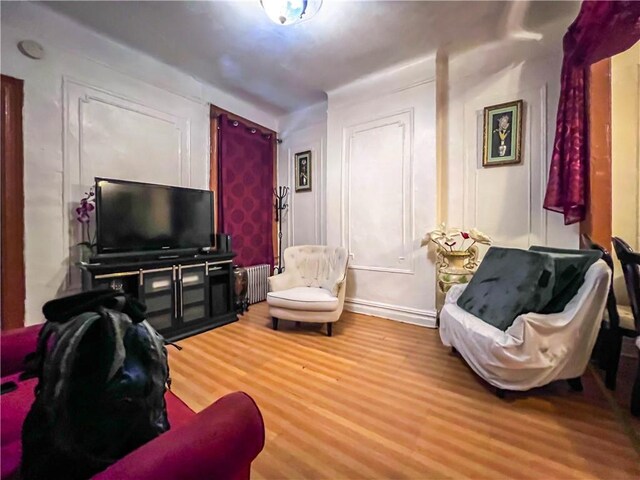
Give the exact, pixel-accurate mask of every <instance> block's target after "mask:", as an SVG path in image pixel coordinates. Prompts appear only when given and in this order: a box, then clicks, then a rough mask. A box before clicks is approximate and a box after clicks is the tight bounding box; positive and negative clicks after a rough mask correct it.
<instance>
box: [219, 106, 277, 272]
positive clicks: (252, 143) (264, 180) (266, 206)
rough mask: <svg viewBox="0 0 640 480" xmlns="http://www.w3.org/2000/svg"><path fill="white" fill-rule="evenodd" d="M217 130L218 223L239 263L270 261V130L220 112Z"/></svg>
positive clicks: (271, 177) (271, 237)
mask: <svg viewBox="0 0 640 480" xmlns="http://www.w3.org/2000/svg"><path fill="white" fill-rule="evenodd" d="M219 127H220V130H219V131H218V133H219V137H218V140H219V142H218V152H219V153H218V199H219V200H218V229H219V230H220V231H221V232H224V233H227V234H229V235H231V237H232V246H233V251H234V252H236V253H237V257H236V258H235V261H236V263H237V264H238V265H240V266H245V267H246V266H250V265H257V264H261V263H268V264H269V265H271V267H273V236H272V221H273V217H272V215H273V206H272V192H273V166H274V158H273V142H274V141H275V138H273V135H263V134H262V133H261V132H260V131H258V130H257V129H255V128H250V127H247V126H245V125H243V124H242V123H240V122H237V121H235V120H230V119H229V118H228V117H227V116H226V115H221V116H220V122H219Z"/></svg>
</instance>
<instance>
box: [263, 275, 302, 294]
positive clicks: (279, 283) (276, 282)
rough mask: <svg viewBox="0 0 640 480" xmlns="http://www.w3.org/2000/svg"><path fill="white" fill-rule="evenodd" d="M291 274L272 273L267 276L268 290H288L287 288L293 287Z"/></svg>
mask: <svg viewBox="0 0 640 480" xmlns="http://www.w3.org/2000/svg"><path fill="white" fill-rule="evenodd" d="M295 286H296V285H294V282H293V276H292V275H287V274H286V273H281V274H279V275H274V276H272V277H269V291H270V292H279V291H281V290H288V289H289V288H293V287H295Z"/></svg>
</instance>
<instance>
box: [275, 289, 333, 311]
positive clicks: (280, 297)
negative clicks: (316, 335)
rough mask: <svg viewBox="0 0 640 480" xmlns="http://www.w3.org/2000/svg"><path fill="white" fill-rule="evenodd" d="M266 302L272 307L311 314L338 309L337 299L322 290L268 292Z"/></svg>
mask: <svg viewBox="0 0 640 480" xmlns="http://www.w3.org/2000/svg"><path fill="white" fill-rule="evenodd" d="M267 300H268V302H269V305H271V306H272V307H280V308H287V309H290V310H306V311H313V312H333V311H334V310H336V309H337V308H338V303H339V301H338V297H335V296H333V295H332V294H331V292H329V291H328V290H325V289H324V288H317V287H294V288H289V289H287V290H281V291H277V292H269V293H268V294H267Z"/></svg>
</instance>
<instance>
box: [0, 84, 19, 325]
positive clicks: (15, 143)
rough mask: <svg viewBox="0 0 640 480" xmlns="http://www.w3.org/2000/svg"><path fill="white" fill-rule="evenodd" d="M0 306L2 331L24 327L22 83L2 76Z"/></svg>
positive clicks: (0, 128)
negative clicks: (0, 270) (0, 268)
mask: <svg viewBox="0 0 640 480" xmlns="http://www.w3.org/2000/svg"><path fill="white" fill-rule="evenodd" d="M1 80H2V81H1V82H0V84H1V90H2V92H1V103H2V106H1V108H2V125H1V127H0V130H1V132H2V133H1V135H2V148H1V152H2V153H1V157H2V166H1V168H0V170H1V173H0V191H1V197H2V198H1V200H0V201H1V202H2V204H1V206H0V217H1V222H0V223H1V244H2V246H1V250H2V251H1V254H0V256H1V262H2V274H1V278H0V282H1V283H0V291H1V292H0V301H1V302H2V304H1V305H0V310H1V317H0V319H1V324H2V330H9V329H13V328H19V327H22V326H24V300H25V281H24V152H23V144H22V141H23V140H22V139H23V137H22V105H23V101H24V82H23V81H22V80H19V79H17V78H12V77H8V76H6V75H2V78H1Z"/></svg>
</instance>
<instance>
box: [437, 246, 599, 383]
mask: <svg viewBox="0 0 640 480" xmlns="http://www.w3.org/2000/svg"><path fill="white" fill-rule="evenodd" d="M503 250H508V249H503ZM522 252H524V251H519V252H515V253H522ZM527 254H528V255H536V254H535V253H534V254H531V253H530V252H527ZM589 264H590V266H589V267H588V269H586V273H585V274H584V282H582V285H581V286H580V287H579V289H577V293H573V295H572V298H570V299H566V300H568V303H567V302H566V301H565V302H563V305H562V307H561V310H558V309H556V310H553V309H551V310H552V311H553V312H555V313H550V312H549V308H548V305H547V308H541V309H539V310H538V311H540V312H544V313H532V312H529V311H527V310H526V308H527V307H528V306H529V305H527V306H524V305H523V308H522V309H521V313H519V314H517V316H515V320H513V323H511V324H510V325H504V324H503V325H497V326H496V325H495V324H494V325H492V324H491V323H492V322H491V321H487V319H486V317H485V320H482V319H481V318H479V317H478V316H476V315H474V314H473V313H469V311H467V310H469V308H467V309H466V310H465V309H463V308H462V307H461V306H460V304H462V305H463V306H466V305H465V302H464V299H461V297H462V296H463V295H464V292H465V289H467V288H468V286H469V285H471V284H465V285H456V286H454V287H452V288H451V290H449V292H448V294H447V297H446V300H445V305H444V307H443V309H442V311H441V313H440V337H441V339H442V342H443V344H444V345H446V346H451V347H454V348H455V349H456V350H457V351H458V352H459V353H460V355H462V357H463V358H464V359H465V361H466V362H467V363H468V364H469V366H470V367H471V368H472V369H473V370H474V371H475V372H476V373H477V374H478V375H479V376H480V377H482V378H483V379H484V380H486V381H487V382H488V383H489V384H491V385H493V386H494V387H496V388H497V389H498V394H499V395H502V394H503V393H504V390H516V391H523V390H529V389H532V388H535V387H540V386H543V385H546V384H548V383H550V382H552V381H555V380H570V384H571V385H572V387H574V388H577V389H580V388H581V384H580V381H579V377H580V376H581V375H582V374H583V373H584V371H585V369H586V367H587V364H588V362H589V358H590V355H591V351H592V350H593V346H594V344H595V341H596V337H597V335H598V330H599V328H600V323H601V319H602V315H603V311H604V307H605V302H606V298H607V293H608V289H609V282H610V281H611V272H610V270H609V268H608V267H607V265H606V264H605V263H604V262H603V261H602V260H597V261H594V260H591V261H590V262H589ZM518 265H519V264H517V263H516V264H514V265H513V267H512V271H516V269H517V268H518ZM481 267H482V265H481ZM523 268H524V267H523ZM479 273H480V270H479ZM515 276H516V277H517V274H516V275H515ZM521 278H524V277H522V276H521ZM540 278H542V277H540ZM492 280H495V276H493V277H492V276H491V275H487V277H486V278H485V280H481V279H480V278H478V279H477V283H483V282H487V283H490V282H491V281H492ZM473 281H476V278H475V277H474V280H473ZM473 281H472V282H473ZM509 286H510V285H508V286H507V287H505V288H504V289H500V288H499V287H496V288H495V289H494V290H491V289H486V287H485V290H484V291H482V288H483V286H482V285H481V286H480V290H481V291H482V295H481V298H482V299H483V301H484V302H485V304H484V305H482V308H481V309H480V312H481V313H478V315H480V316H482V312H484V308H485V307H487V305H488V306H489V307H491V306H492V305H491V302H492V295H495V297H496V301H497V299H498V298H499V297H500V295H502V298H504V296H505V295H509V293H508V290H509ZM544 286H547V285H546V284H545V285H544ZM550 288H551V287H549V288H548V289H547V290H550ZM541 289H542V288H539V285H538V284H535V285H534V288H532V289H531V290H536V292H535V294H536V295H538V297H539V296H540V295H539V290H541ZM494 292H495V293H494ZM459 300H460V301H459ZM493 307H495V305H493ZM489 311H491V308H489ZM494 311H497V310H495V309H494Z"/></svg>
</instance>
